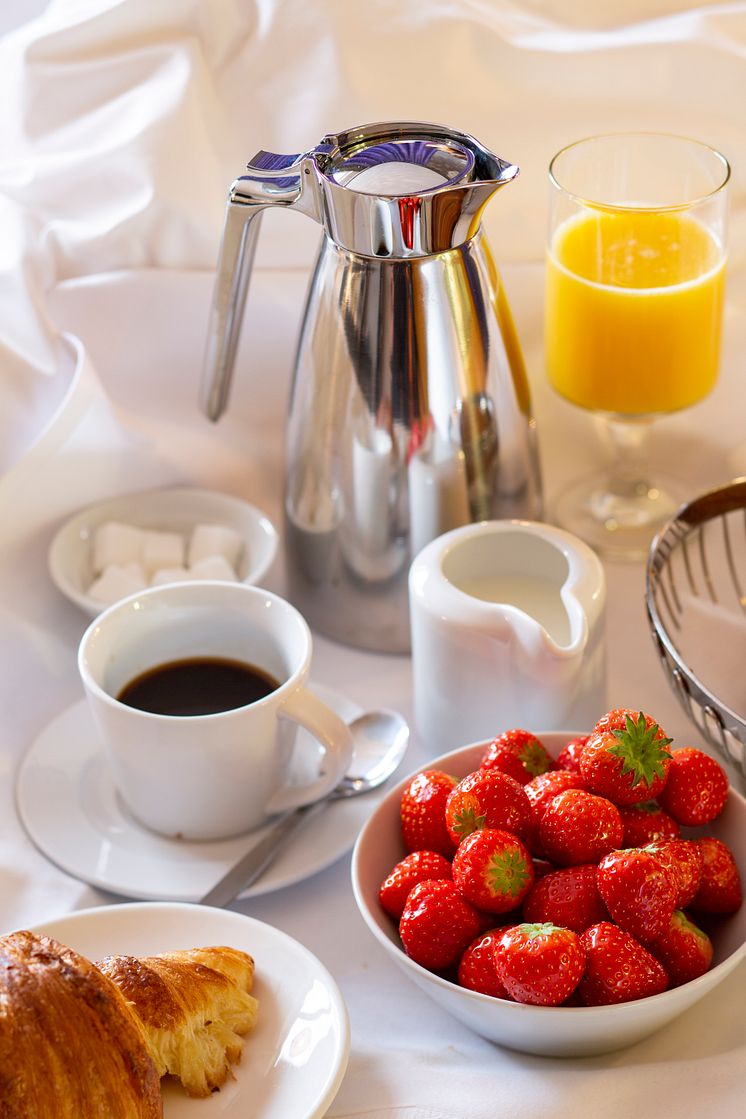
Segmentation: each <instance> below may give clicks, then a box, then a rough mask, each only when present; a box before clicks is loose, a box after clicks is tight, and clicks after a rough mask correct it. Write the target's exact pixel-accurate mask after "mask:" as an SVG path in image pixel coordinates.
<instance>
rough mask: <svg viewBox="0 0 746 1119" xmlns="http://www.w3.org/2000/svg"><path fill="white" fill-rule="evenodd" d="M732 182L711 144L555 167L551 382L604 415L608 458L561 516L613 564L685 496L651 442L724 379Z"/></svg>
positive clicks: (628, 145) (599, 146) (674, 143)
mask: <svg viewBox="0 0 746 1119" xmlns="http://www.w3.org/2000/svg"><path fill="white" fill-rule="evenodd" d="M729 176H730V168H729V166H728V162H727V160H726V159H725V157H724V156H723V155H721V154H720V152H718V151H716V150H715V149H714V148H711V147H709V146H708V145H707V144H703V143H700V142H698V141H696V140H690V139H687V138H685V137H679V136H671V135H665V134H658V133H617V134H609V135H601V136H593V137H590V138H588V139H585V140H580V141H578V142H577V143H574V144H571V145H569V146H568V147H566V148H563V149H562V150H561V151H560V152H558V154H557V155H555V157H554V158H553V160H552V162H551V164H550V167H549V182H550V225H549V245H548V253H547V268H546V320H545V342H546V362H547V371H548V376H549V381H550V383H551V385H552V386H553V388H554V389H555V390H556V391H557V392H558V393H559V394H560V395H561V396H563V397H564V398H565V399H566V400H569V401H570V402H571V403H573V404H576V405H578V406H579V407H581V408H585V409H587V410H588V411H589V412H593V413H594V414H595V415H596V416H597V417H598V418H599V420H600V422H601V425H602V427H603V428H604V429H605V432H606V435H607V437H608V440H609V442H610V446H611V451H612V462H611V466H610V469H609V470H608V472H607V473H605V474H604V473H603V472H600V471H599V472H598V473H597V474H595V475H594V476H593V477H591V478H586V479H581V480H580V481H577V482H574V483H572V484H571V485H570V486H569V487H568V488H567V489H566V490H564V491H563V492H562V493H560V495H559V497H558V499H557V502H556V505H555V507H554V510H553V514H554V519H555V520H556V521H557V522H558V523H559V524H560V525H562V526H563V527H565V528H567V529H569V530H570V531H572V532H575V533H576V534H577V535H578V536H581V537H582V538H584V539H585V540H586V541H587V542H588V543H590V544H591V545H592V546H593V547H595V548H596V549H597V550H598V551H599V552H600V553H602V554H606V555H608V556H612V557H619V558H643V557H644V556H645V555H646V554H647V550H648V547H649V544H650V541H651V538H652V536H653V534H654V532H655V530H656V529H657V528H658V527H659V526H660V525H661V524H662V522H663V521H665V520H667V519H668V517H669V516H670V515H671V514H672V513H673V511H674V510H675V509H676V508H677V507H678V505H679V504H680V501H681V500H683V497H684V496H685V495H684V494H682V493H679V492H678V491H677V487H676V483H675V481H668V482H667V481H666V480H664V479H661V478H657V477H655V478H653V477H651V476H650V474H649V472H648V467H647V445H648V440H649V431H650V427H651V424H652V423H653V422H654V421H655V420H656V419H657V418H659V417H661V416H664V415H666V414H668V413H672V412H676V411H678V410H679V409H681V408H688V407H689V406H690V405H692V404H696V403H697V401H699V400H701V399H702V398H703V397H705V396H706V395H707V394H708V393H709V392H710V391H711V389H712V387H713V385H714V384H715V381H716V378H717V372H718V363H719V354H720V334H721V322H722V308H723V288H724V277H725V261H726V218H727V198H726V195H727V191H726V187H727V183H728V179H729Z"/></svg>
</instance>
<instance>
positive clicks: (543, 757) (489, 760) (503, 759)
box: [480, 729, 554, 785]
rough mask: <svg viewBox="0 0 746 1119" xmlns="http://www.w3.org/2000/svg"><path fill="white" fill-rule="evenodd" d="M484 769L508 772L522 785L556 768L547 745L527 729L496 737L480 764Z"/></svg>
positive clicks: (504, 732)
mask: <svg viewBox="0 0 746 1119" xmlns="http://www.w3.org/2000/svg"><path fill="white" fill-rule="evenodd" d="M480 768H481V769H497V770H499V771H500V773H507V774H508V776H510V777H513V778H514V779H515V780H516V781H517V782H518V783H519V785H525V784H526V782H527V781H530V780H531V778H532V777H537V776H538V775H539V774H540V773H546V772H547V770H549V769H554V762H553V760H552V756H551V754H550V753H549V752H548V750H547V748H546V746H545V745H544V743H543V742H541V741H540V740H539V739H538V738H537V737H536V735H535V734H531V733H530V732H529V731H527V730H520V729H516V730H506V731H503V733H502V734H499V735H498V736H497V738H493V740H492V742H490V744H489V746H488V747H487V750H486V752H485V754H484V757H483V758H482V760H481V762H480Z"/></svg>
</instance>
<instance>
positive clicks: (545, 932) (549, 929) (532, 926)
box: [521, 921, 558, 940]
mask: <svg viewBox="0 0 746 1119" xmlns="http://www.w3.org/2000/svg"><path fill="white" fill-rule="evenodd" d="M557 927H558V926H557V925H554V924H552V922H551V921H541V922H539V921H537V922H531V921H526V922H524V924H522V925H521V930H522V931H523V935H524V936H525V937H526V939H527V940H536V939H538V937H541V936H551V935H552V933H553V932H554V931H555V929H556V928H557Z"/></svg>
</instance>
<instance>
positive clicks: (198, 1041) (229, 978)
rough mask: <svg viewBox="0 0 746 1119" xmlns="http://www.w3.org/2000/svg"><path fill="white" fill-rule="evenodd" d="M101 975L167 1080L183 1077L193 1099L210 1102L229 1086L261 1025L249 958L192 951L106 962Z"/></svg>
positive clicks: (223, 952)
mask: <svg viewBox="0 0 746 1119" xmlns="http://www.w3.org/2000/svg"><path fill="white" fill-rule="evenodd" d="M98 967H99V968H100V969H101V971H102V973H103V974H104V975H105V976H107V977H108V978H109V979H110V980H111V981H112V983H114V984H116V986H117V987H118V988H119V990H120V991H121V992H122V994H123V995H124V997H125V999H126V1000H127V1001H128V1003H129V1004H130V1005H131V1006H132V1007H133V1009H134V1011H135V1012H136V1014H137V1016H138V1018H139V1019H140V1021H141V1022H142V1025H143V1027H144V1030H145V1033H146V1035H147V1039H148V1045H149V1049H150V1053H151V1056H152V1057H153V1060H154V1062H155V1066H156V1068H157V1069H158V1072H159V1074H160V1075H161V1076H164V1075H165V1074H166V1073H168V1074H170V1075H172V1076H176V1077H178V1079H179V1080H180V1081H181V1083H182V1084H183V1085H184V1088H185V1089H186V1091H187V1093H188V1095H190V1096H209V1095H210V1093H211V1092H212V1091H214V1089H216V1088H219V1087H221V1085H223V1084H224V1083H225V1081H226V1079H227V1077H228V1076H229V1074H230V1066H231V1064H233V1063H234V1062H235V1061H237V1060H238V1059H239V1058H240V1056H241V1050H242V1048H243V1037H244V1036H245V1035H246V1034H247V1033H248V1032H249V1031H250V1030H251V1029H252V1027H253V1026H254V1023H255V1021H256V1017H257V1010H258V1003H257V1001H256V999H255V998H254V997H253V996H252V995H251V994H249V992H250V990H251V987H252V985H253V979H254V961H253V960H252V958H251V956H249V955H247V953H245V952H240V951H238V949H235V948H226V947H219V948H192V949H188V950H185V951H182V952H164V953H161V954H160V955H157V956H146V957H144V958H141V959H138V958H136V957H134V956H107V957H106V959H104V960H102V961H100V963H99V964H98Z"/></svg>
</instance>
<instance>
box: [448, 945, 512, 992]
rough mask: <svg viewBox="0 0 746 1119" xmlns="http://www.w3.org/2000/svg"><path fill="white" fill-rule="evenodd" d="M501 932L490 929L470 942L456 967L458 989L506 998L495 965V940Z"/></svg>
mask: <svg viewBox="0 0 746 1119" xmlns="http://www.w3.org/2000/svg"><path fill="white" fill-rule="evenodd" d="M502 931H503V930H502V929H490V931H489V932H486V933H484V935H483V936H478V937H477V938H476V940H473V941H472V942H471V944H470V945H469V947H468V948H467V949H466V951H465V952H464V954H463V956H462V957H461V961H460V963H459V965H458V982H459V986H460V987H468V988H469V990H470V991H481V993H482V994H483V995H492V996H493V997H494V998H497V999H506V998H508V992H507V991H506V990H505V988H504V986H503V985H502V983H501V982H500V980H499V979H498V977H497V966H496V964H495V938H496V937H497V936H499V935H500V934H501V933H502Z"/></svg>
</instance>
